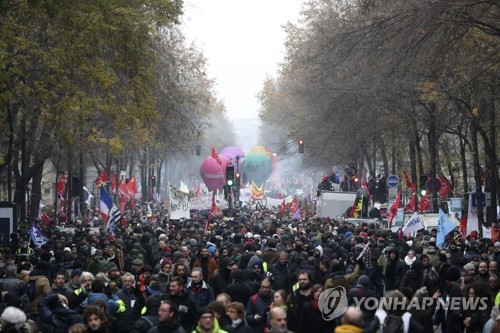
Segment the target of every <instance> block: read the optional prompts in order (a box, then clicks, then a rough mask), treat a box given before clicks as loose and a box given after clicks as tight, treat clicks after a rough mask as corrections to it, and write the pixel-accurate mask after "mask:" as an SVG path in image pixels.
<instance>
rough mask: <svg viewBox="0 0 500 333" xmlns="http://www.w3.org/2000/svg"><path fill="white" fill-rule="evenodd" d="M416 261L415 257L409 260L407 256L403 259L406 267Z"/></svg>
mask: <svg viewBox="0 0 500 333" xmlns="http://www.w3.org/2000/svg"><path fill="white" fill-rule="evenodd" d="M415 260H417V257H413V259H410V258H408V256H406V257H405V263H406V264H407V265H408V266H411V264H413V262H414V261H415Z"/></svg>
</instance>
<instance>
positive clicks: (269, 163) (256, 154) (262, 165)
mask: <svg viewBox="0 0 500 333" xmlns="http://www.w3.org/2000/svg"><path fill="white" fill-rule="evenodd" d="M242 172H243V173H244V174H246V177H247V179H248V181H252V180H253V181H254V182H255V183H256V184H257V186H260V185H261V184H262V183H264V182H265V181H266V180H267V179H268V178H269V176H271V174H272V172H273V159H272V154H271V153H269V152H268V151H262V150H259V151H251V152H250V153H249V154H248V155H247V156H246V157H245V159H244V160H243V164H242Z"/></svg>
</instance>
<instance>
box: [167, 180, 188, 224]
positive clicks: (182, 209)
mask: <svg viewBox="0 0 500 333" xmlns="http://www.w3.org/2000/svg"><path fill="white" fill-rule="evenodd" d="M168 196H169V197H170V205H169V207H168V212H169V215H170V219H171V220H180V219H188V218H190V214H189V196H188V194H187V193H185V192H184V191H181V190H180V189H179V188H177V187H175V186H173V185H172V184H170V185H169V186H168Z"/></svg>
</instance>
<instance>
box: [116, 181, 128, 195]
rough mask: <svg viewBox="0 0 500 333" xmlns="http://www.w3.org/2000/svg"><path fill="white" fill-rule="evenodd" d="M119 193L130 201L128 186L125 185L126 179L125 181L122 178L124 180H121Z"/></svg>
mask: <svg viewBox="0 0 500 333" xmlns="http://www.w3.org/2000/svg"><path fill="white" fill-rule="evenodd" d="M118 192H119V193H120V196H121V197H125V198H127V199H128V196H129V192H128V188H127V185H126V184H125V179H123V178H122V180H120V185H118Z"/></svg>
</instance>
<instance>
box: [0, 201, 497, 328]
mask: <svg viewBox="0 0 500 333" xmlns="http://www.w3.org/2000/svg"><path fill="white" fill-rule="evenodd" d="M274 213H275V212H273V211H272V210H267V209H262V210H251V209H240V210H239V211H238V212H236V214H235V216H234V217H232V218H223V217H218V218H213V219H211V221H210V223H209V224H206V221H207V216H206V214H205V215H204V214H199V213H198V212H193V215H192V219H188V220H180V221H177V220H176V221H171V220H169V219H168V216H167V213H166V209H165V210H164V207H162V206H161V205H155V207H154V208H153V212H152V214H150V215H148V216H147V219H145V218H143V216H144V215H146V213H145V212H144V211H143V210H141V208H140V207H137V208H135V210H131V211H128V212H127V213H126V214H125V220H126V221H127V222H126V223H120V224H119V225H118V226H117V227H116V229H115V230H114V234H109V233H108V232H107V229H106V226H105V225H103V223H102V221H100V218H99V217H98V215H97V214H96V215H95V216H94V215H93V214H92V213H91V214H89V215H88V218H85V219H82V220H78V221H76V222H75V223H74V225H71V226H69V225H67V226H65V227H64V228H63V227H61V226H60V225H58V224H59V223H58V222H54V223H52V224H50V225H40V228H41V230H42V232H43V233H44V235H45V236H46V237H47V239H48V241H47V242H46V243H45V244H43V245H42V246H41V247H39V248H36V247H34V246H33V243H32V242H30V238H29V235H27V234H23V233H13V234H11V235H10V240H9V241H8V242H6V243H5V244H4V245H3V248H1V249H0V250H1V253H0V254H1V256H0V274H1V277H2V278H1V281H2V283H1V288H2V293H1V294H0V295H1V296H0V297H1V298H0V307H1V309H0V313H1V315H0V327H1V330H0V332H30V333H34V332H44V333H66V332H72V333H74V332H117V333H125V332H126V333H146V332H150V333H157V332H159V333H164V332H207V333H208V332H210V333H216V332H222V333H224V332H244V333H252V332H254V333H263V332H270V333H275V332H281V333H284V332H290V331H292V332H296V333H303V332H319V333H323V332H325V333H326V332H328V333H332V332H339V333H343V332H373V333H375V332H382V331H383V332H386V333H390V332H433V331H435V330H440V332H442V333H451V332H468V333H472V332H480V333H490V332H500V316H499V315H500V310H499V307H498V305H499V304H500V294H499V289H500V281H499V271H498V265H499V263H500V242H496V243H493V242H492V241H491V240H489V239H478V235H477V233H474V232H473V233H471V235H468V236H467V238H466V239H463V238H461V237H455V235H453V234H449V235H448V237H447V239H446V243H445V245H444V246H442V247H441V248H438V247H437V245H436V230H435V229H434V230H420V231H419V232H416V233H415V234H414V235H402V234H401V233H398V232H392V231H390V230H384V229H378V227H377V225H376V224H359V225H353V224H349V223H347V222H345V221H343V220H333V219H330V218H317V217H314V216H313V217H306V218H302V219H294V218H293V217H292V216H291V215H290V216H288V217H284V218H282V219H279V220H277V219H276V217H275V215H274ZM339 287H342V288H343V290H345V291H346V295H345V297H346V299H347V304H346V305H345V309H344V310H345V311H342V313H341V314H340V315H339V316H338V317H336V318H329V317H328V310H333V309H332V308H328V307H329V306H331V305H330V304H329V303H328V302H326V303H325V301H324V298H322V296H321V295H322V294H324V293H323V292H324V291H329V290H340V289H338V288H339ZM454 297H455V298H456V297H459V298H461V299H478V300H479V299H481V300H482V302H481V303H480V304H481V305H482V306H480V307H465V306H461V305H458V306H455V307H445V306H440V302H446V300H449V299H451V298H454ZM370 299H374V300H380V301H381V302H380V306H377V307H373V306H369V305H370V304H369V302H362V300H370ZM419 302H420V304H423V303H422V302H427V303H425V306H420V307H419V306H415V304H417V305H418V304H419ZM410 304H413V306H410ZM325 307H326V310H325ZM497 319H498V320H497Z"/></svg>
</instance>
